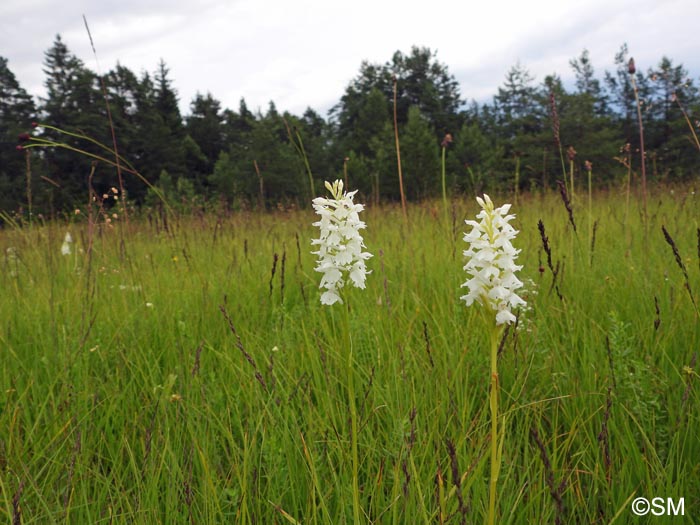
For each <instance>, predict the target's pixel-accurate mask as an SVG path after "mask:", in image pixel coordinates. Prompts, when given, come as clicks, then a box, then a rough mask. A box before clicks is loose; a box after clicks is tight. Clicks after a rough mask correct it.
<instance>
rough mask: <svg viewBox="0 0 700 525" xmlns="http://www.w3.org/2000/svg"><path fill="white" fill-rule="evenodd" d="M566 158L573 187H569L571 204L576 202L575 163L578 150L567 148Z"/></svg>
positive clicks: (571, 147)
mask: <svg viewBox="0 0 700 525" xmlns="http://www.w3.org/2000/svg"><path fill="white" fill-rule="evenodd" d="M566 158H567V159H568V160H569V179H570V180H571V185H570V187H569V192H570V193H571V202H573V201H574V200H575V197H574V193H575V192H574V161H575V160H576V150H575V149H574V147H573V146H569V147H568V148H566Z"/></svg>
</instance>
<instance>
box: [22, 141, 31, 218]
mask: <svg viewBox="0 0 700 525" xmlns="http://www.w3.org/2000/svg"><path fill="white" fill-rule="evenodd" d="M24 163H25V172H26V175H27V211H28V212H29V225H30V226H31V224H32V161H31V158H30V156H29V150H28V149H26V148H25V149H24Z"/></svg>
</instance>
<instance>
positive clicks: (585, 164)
mask: <svg viewBox="0 0 700 525" xmlns="http://www.w3.org/2000/svg"><path fill="white" fill-rule="evenodd" d="M583 166H584V167H585V168H586V171H591V170H592V169H593V163H592V162H591V161H590V160H587V161H586V162H584V163H583Z"/></svg>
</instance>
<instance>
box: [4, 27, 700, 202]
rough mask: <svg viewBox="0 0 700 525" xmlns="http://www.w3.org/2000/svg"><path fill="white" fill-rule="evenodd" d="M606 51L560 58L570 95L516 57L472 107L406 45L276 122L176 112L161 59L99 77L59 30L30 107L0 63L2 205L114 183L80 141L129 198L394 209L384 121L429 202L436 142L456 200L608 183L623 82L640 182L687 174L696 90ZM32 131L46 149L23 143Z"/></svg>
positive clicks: (74, 196) (435, 190)
mask: <svg viewBox="0 0 700 525" xmlns="http://www.w3.org/2000/svg"><path fill="white" fill-rule="evenodd" d="M612 58H613V60H612V61H611V65H612V69H611V70H604V71H602V73H601V72H600V70H597V69H595V68H594V65H593V64H592V63H591V60H590V57H589V54H588V52H587V51H586V50H583V51H582V52H581V54H580V56H578V57H575V58H572V59H571V60H570V65H571V68H572V70H573V72H574V74H575V82H574V84H573V85H572V86H565V85H564V84H563V82H562V80H561V78H560V77H559V76H558V75H557V74H553V75H551V76H547V77H545V78H544V79H543V80H541V81H537V82H536V81H535V79H534V78H533V76H532V75H531V74H530V73H529V72H528V70H527V68H526V67H524V66H522V65H521V64H516V65H514V66H513V67H512V68H511V69H510V70H509V71H507V72H505V77H504V82H503V84H502V86H501V87H499V88H498V91H497V93H496V94H495V95H494V96H493V98H492V100H491V101H490V102H486V103H477V102H476V101H473V100H472V101H468V100H467V99H468V95H469V94H468V93H461V91H460V86H459V84H458V82H457V81H456V80H455V78H454V76H452V75H451V74H450V72H449V69H448V65H446V64H443V63H441V62H440V61H439V58H438V57H437V56H436V54H435V53H434V52H432V51H431V50H430V49H427V48H417V47H414V48H413V49H411V50H410V52H409V53H407V54H405V53H403V52H401V51H397V52H396V53H395V54H394V56H393V57H391V59H390V60H388V61H387V62H386V63H384V64H373V63H368V62H363V63H362V64H361V66H360V70H359V72H358V73H357V75H356V76H355V78H354V80H353V81H352V82H351V83H350V84H349V85H348V86H347V88H346V89H345V92H344V93H342V95H341V96H340V100H339V102H338V103H337V104H336V105H335V106H334V107H333V108H332V109H331V110H330V112H329V115H328V118H324V116H323V115H320V114H319V113H318V112H317V111H315V110H314V109H312V108H308V109H307V110H306V111H305V112H304V113H303V114H302V115H293V114H290V113H287V112H285V113H280V112H279V111H278V110H277V108H276V107H275V104H274V102H272V101H271V102H270V103H269V106H268V108H267V109H266V110H265V111H264V112H263V111H251V109H249V108H248V106H247V105H246V102H245V100H244V99H241V101H240V104H239V106H238V107H237V108H234V109H232V108H224V107H222V105H221V103H220V102H219V101H218V100H217V99H216V98H215V96H214V95H213V94H210V93H206V94H197V96H196V97H195V98H194V99H193V100H192V101H191V102H190V111H189V114H188V115H186V116H183V115H182V114H181V113H180V110H179V107H178V95H177V90H176V87H175V81H174V80H173V79H172V78H171V75H170V72H169V70H168V67H167V65H166V63H165V62H163V61H161V62H160V64H158V65H157V68H156V70H155V72H154V73H153V74H151V73H143V74H141V75H140V76H138V75H136V74H135V73H134V72H132V71H130V70H129V69H128V68H126V67H124V66H122V65H119V64H117V65H116V66H115V67H114V68H113V69H111V70H110V71H109V72H107V73H106V74H105V75H103V76H99V75H97V74H96V73H95V72H94V71H92V70H91V69H90V68H88V67H87V66H86V65H85V64H84V63H83V61H82V60H80V59H79V58H78V57H76V56H75V55H74V54H72V53H71V51H70V50H69V48H68V46H67V45H66V43H65V42H64V41H63V40H62V39H61V37H60V36H57V37H56V39H55V41H54V43H53V45H52V47H51V48H50V49H48V50H47V51H46V52H45V57H44V70H43V71H44V73H45V87H46V97H45V98H41V99H40V100H38V101H36V100H35V99H34V98H33V97H31V96H30V95H29V94H28V93H27V91H26V90H25V89H23V88H22V86H21V85H20V84H19V83H18V81H17V80H16V78H15V76H14V74H13V73H12V71H11V64H9V63H8V60H7V59H5V58H3V57H0V210H3V211H4V212H7V213H20V214H21V213H23V211H25V210H26V208H27V204H28V193H29V194H30V195H31V205H32V206H33V210H34V213H53V212H61V211H66V210H69V209H72V208H73V207H74V206H77V205H79V203H82V202H83V201H85V200H86V195H87V192H86V188H87V186H88V180H90V181H91V184H92V187H93V189H94V190H95V192H97V193H98V194H102V193H104V192H106V191H108V190H109V189H110V188H112V187H115V186H116V185H117V184H116V177H117V174H116V170H115V168H114V166H113V165H110V164H109V163H106V162H100V161H95V159H94V158H92V157H90V156H89V155H86V154H85V153H79V152H76V151H75V150H74V149H71V148H75V149H78V150H81V151H82V152H87V153H92V154H96V155H100V156H103V157H104V156H109V155H108V154H106V153H105V150H104V149H103V148H101V147H100V146H99V145H97V144H96V143H95V142H92V141H91V140H86V138H85V137H89V138H90V139H92V140H94V141H96V142H97V143H100V144H103V145H106V146H107V147H109V148H112V149H113V145H114V144H115V143H116V149H117V151H118V153H119V154H120V155H121V156H122V157H123V158H124V159H125V160H127V161H128V163H129V164H130V165H131V166H133V169H134V170H135V171H137V172H138V175H136V174H135V173H133V172H132V171H130V170H127V171H125V172H123V173H122V175H123V184H122V186H123V188H124V190H125V193H126V198H128V199H129V201H130V202H132V203H133V204H135V205H144V204H145V205H149V204H154V203H156V202H157V201H158V197H157V196H158V195H164V196H165V197H166V199H167V200H168V202H171V203H174V204H175V205H185V206H187V207H189V206H192V205H195V206H199V205H205V204H207V203H216V204H221V203H223V204H225V205H227V206H230V207H232V208H233V209H238V208H249V207H262V206H268V207H269V206H275V205H278V204H283V205H296V204H299V203H301V202H302V201H308V200H309V199H310V198H311V197H312V195H311V193H312V188H311V187H310V184H309V181H310V180H311V184H315V185H316V189H320V188H321V184H322V181H323V180H332V179H334V178H337V177H348V178H349V180H350V181H351V186H352V187H353V188H357V189H359V191H360V193H361V194H363V195H364V197H365V199H366V200H367V201H369V202H380V201H391V200H396V199H398V198H399V184H398V174H397V162H396V160H397V159H396V145H395V137H394V118H395V119H396V123H397V125H398V130H399V137H400V148H401V163H402V167H403V179H404V185H405V188H406V196H407V198H408V199H410V200H417V199H422V198H428V197H432V196H437V195H439V193H440V187H441V169H442V158H443V157H442V153H443V149H444V153H445V155H444V166H445V174H446V181H447V187H448V191H451V192H452V193H453V194H456V193H460V192H464V191H470V192H474V191H480V190H489V189H490V190H493V189H498V188H512V187H513V186H512V185H513V184H517V186H518V187H519V189H520V190H521V191H527V190H531V189H537V188H542V187H556V180H557V179H558V178H562V173H563V171H566V172H568V171H570V169H571V168H573V170H574V174H576V176H578V174H584V173H585V172H586V170H587V169H589V168H591V167H592V170H593V180H594V184H595V185H596V187H605V186H610V185H612V184H615V183H616V182H617V181H622V180H626V178H627V177H636V176H638V174H639V171H640V167H641V155H640V151H639V145H640V133H639V123H638V114H637V102H636V98H635V86H636V89H637V95H638V98H639V104H640V108H641V112H642V113H641V114H642V121H643V126H644V141H645V155H646V170H647V176H648V178H649V180H651V181H652V182H662V183H672V182H682V181H687V180H688V179H690V178H692V177H696V176H697V175H698V165H699V163H698V160H700V144H698V142H697V133H698V127H699V126H700V122H698V120H697V117H696V116H697V115H698V114H700V94H699V93H698V88H697V86H696V82H695V81H694V80H693V79H692V78H690V77H689V75H688V72H687V71H686V70H685V69H684V68H683V65H682V64H675V63H674V61H673V60H672V59H671V58H669V57H661V58H660V59H659V61H658V63H657V64H654V65H652V66H650V67H649V68H648V69H645V70H642V68H641V67H639V68H634V67H632V68H631V67H630V58H631V56H630V52H629V50H628V48H627V46H626V45H622V47H621V48H620V50H619V52H618V53H617V54H616V55H615V56H614V57H612ZM630 71H634V73H631V72H630ZM202 87H203V89H206V86H202ZM104 93H106V98H107V100H108V102H109V106H107V104H105V97H104ZM394 101H395V102H394ZM108 107H109V112H108ZM394 110H395V112H394ZM37 122H38V123H39V125H38V126H37V127H36V128H35V129H32V123H37ZM59 130H60V131H59ZM65 132H68V133H65ZM112 132H114V133H112ZM28 133H31V135H32V136H34V137H40V138H41V139H42V141H45V142H46V144H47V145H46V146H45V147H31V148H25V147H24V146H23V144H24V143H23V142H22V141H23V140H24V141H26V140H27V139H28V136H27V134H28ZM71 133H72V134H76V135H78V136H75V135H71ZM52 144H53V145H52ZM57 144H60V146H58V147H56V145H57ZM110 158H112V159H113V157H110ZM28 172H30V177H29V181H28V177H27V173H28ZM310 173H311V174H312V176H311V177H310ZM514 175H515V177H514ZM144 180H145V181H147V183H146V182H144ZM514 181H517V182H514ZM149 186H150V187H149ZM154 188H155V189H154Z"/></svg>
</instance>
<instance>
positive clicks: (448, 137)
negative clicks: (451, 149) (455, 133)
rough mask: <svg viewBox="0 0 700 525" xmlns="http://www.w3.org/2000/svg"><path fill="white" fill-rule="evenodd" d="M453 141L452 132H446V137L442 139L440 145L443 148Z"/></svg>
mask: <svg viewBox="0 0 700 525" xmlns="http://www.w3.org/2000/svg"><path fill="white" fill-rule="evenodd" d="M451 143H452V134H451V133H445V137H444V138H443V139H442V142H441V143H440V146H442V147H443V148H446V147H447V146H448V145H449V144H451Z"/></svg>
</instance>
